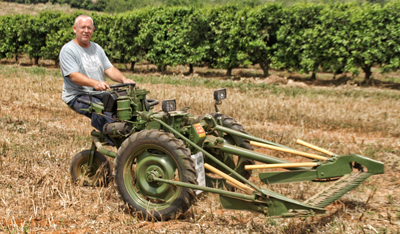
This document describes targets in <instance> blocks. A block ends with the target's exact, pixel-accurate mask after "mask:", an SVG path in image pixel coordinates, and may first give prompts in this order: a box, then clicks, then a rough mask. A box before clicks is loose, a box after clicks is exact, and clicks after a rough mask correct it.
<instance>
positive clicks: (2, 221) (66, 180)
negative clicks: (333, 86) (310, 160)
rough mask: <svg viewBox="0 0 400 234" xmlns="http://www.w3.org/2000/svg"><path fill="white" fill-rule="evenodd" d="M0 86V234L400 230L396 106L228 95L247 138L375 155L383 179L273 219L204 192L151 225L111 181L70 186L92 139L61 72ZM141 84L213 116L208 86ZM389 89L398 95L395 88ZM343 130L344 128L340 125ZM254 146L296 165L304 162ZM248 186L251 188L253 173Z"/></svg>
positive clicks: (20, 71) (293, 189)
mask: <svg viewBox="0 0 400 234" xmlns="http://www.w3.org/2000/svg"><path fill="white" fill-rule="evenodd" d="M129 76H130V77H131V78H133V79H135V76H132V75H129ZM197 79H200V78H197ZM0 83H1V84H2V89H1V92H2V95H1V97H0V104H1V105H0V120H1V121H0V134H1V137H0V171H1V175H0V232H4V233H23V232H29V233H43V232H52V233H86V232H91V233H95V232H96V233H126V232H134V233H153V232H156V233H164V232H165V233H166V232H169V233H199V232H204V233H214V232H221V233H248V232H255V233H311V232H312V233H376V232H379V233H385V232H388V233H398V232H400V228H399V225H400V195H399V194H400V183H399V181H398V178H400V165H399V158H400V157H399V153H400V132H399V131H400V130H399V121H400V114H399V109H398V106H400V105H399V104H400V103H399V102H400V101H399V100H396V99H387V100H385V99H382V100H378V99H374V98H358V99H352V98H347V97H343V96H323V95H321V96H317V97H315V96H313V97H308V96H304V95H303V96H302V95H300V96H296V97H288V96H285V95H283V94H282V95H269V94H268V92H263V91H257V92H256V91H252V90H249V91H247V92H238V91H237V90H234V89H228V99H227V100H225V101H224V102H223V104H222V106H220V110H221V112H223V113H224V114H227V115H230V116H232V117H234V118H236V119H237V120H238V121H239V122H241V123H242V124H243V125H244V126H245V128H246V130H247V131H249V132H251V133H252V134H254V135H256V136H260V137H263V138H265V139H267V140H271V141H276V142H278V143H283V144H288V145H290V146H293V147H296V148H299V149H303V150H306V151H307V149H304V148H302V147H298V146H294V143H293V142H294V139H298V138H300V139H303V140H305V141H308V142H311V143H314V144H316V145H318V146H321V147H324V148H327V149H329V150H331V151H333V152H335V153H337V154H347V153H359V154H362V155H365V156H368V157H373V158H375V159H377V160H379V161H383V162H385V170H386V173H385V174H384V175H376V176H372V177H371V178H370V179H368V180H367V181H365V182H364V183H363V184H362V185H361V186H360V187H358V188H356V189H354V190H353V191H350V192H349V193H347V194H346V195H345V196H343V197H342V198H341V199H340V200H338V201H337V202H335V203H334V204H332V205H330V206H329V207H328V213H327V215H324V216H319V217H312V218H294V219H271V218H268V217H264V216H263V215H261V214H254V213H250V212H245V211H228V210H223V209H221V207H220V205H219V202H218V196H217V195H214V194H207V195H204V196H203V197H201V198H200V199H199V200H198V201H197V202H196V204H195V205H194V206H193V207H192V208H191V209H190V210H189V211H188V213H187V214H185V215H183V216H182V217H181V218H180V219H178V220H172V221H168V222H159V223H152V222H143V221H141V220H140V219H139V218H137V217H136V216H135V214H131V213H130V211H129V209H127V207H126V206H125V205H124V204H123V203H122V202H121V201H120V200H119V199H118V197H117V195H116V190H115V189H114V187H113V186H112V185H109V186H107V187H100V188H91V187H79V186H75V185H73V184H72V183H71V180H70V176H69V166H70V159H71V158H72V157H73V156H74V155H75V154H76V153H78V152H79V151H81V150H83V149H87V148H89V147H90V141H89V137H88V135H89V132H90V131H91V130H92V127H91V126H90V122H89V120H88V119H87V118H86V117H84V116H80V115H78V114H75V113H74V112H72V111H71V110H70V109H69V108H68V107H67V106H66V105H65V104H64V103H63V102H62V100H61V89H62V78H61V76H60V75H59V71H58V70H50V69H48V70H46V69H44V68H37V67H32V68H21V67H18V66H9V67H4V66H2V67H0ZM139 86H140V87H141V88H146V89H148V90H150V91H151V94H150V98H156V99H159V100H163V99H170V98H176V99H177V104H178V107H179V108H181V107H184V106H191V110H190V112H191V113H192V114H194V115H201V114H204V113H211V112H213V111H214V109H213V100H212V93H213V90H212V89H209V88H204V87H190V86H175V85H167V84H149V83H142V84H140V85H139ZM282 88H285V87H282ZM309 88H310V89H316V88H315V87H314V88H313V87H309ZM347 88H348V89H350V91H352V89H356V88H352V87H347ZM369 91H370V92H375V91H376V90H375V89H370V90H369ZM390 92H394V93H395V94H398V95H400V93H399V92H398V91H390ZM341 125H342V126H343V128H339V127H337V126H341ZM257 150H258V151H260V152H265V153H268V154H270V155H273V156H277V157H282V158H285V159H290V160H293V161H302V160H304V159H302V158H299V157H294V156H290V155H287V154H282V153H277V152H271V151H267V150H261V149H257ZM253 175H254V176H256V174H255V173H254V174H253ZM252 180H253V181H254V182H255V183H257V178H256V177H252ZM264 186H266V185H264ZM321 186H324V185H323V184H314V183H296V184H284V185H273V186H270V188H271V189H273V190H275V191H277V192H280V193H282V194H284V195H287V196H289V197H293V198H295V199H299V200H304V199H307V198H308V197H309V196H311V195H312V194H314V193H315V192H316V191H317V190H319V189H320V187H321Z"/></svg>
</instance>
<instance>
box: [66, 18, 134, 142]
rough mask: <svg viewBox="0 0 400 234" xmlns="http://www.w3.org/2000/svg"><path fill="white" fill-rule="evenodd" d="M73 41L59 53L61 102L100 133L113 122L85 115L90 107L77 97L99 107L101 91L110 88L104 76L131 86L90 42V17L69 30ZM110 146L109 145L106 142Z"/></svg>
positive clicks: (92, 115) (91, 26) (130, 81)
mask: <svg viewBox="0 0 400 234" xmlns="http://www.w3.org/2000/svg"><path fill="white" fill-rule="evenodd" d="M72 28H73V30H74V33H75V38H74V39H73V40H72V41H70V42H68V43H67V44H65V45H64V46H63V47H62V49H61V51H60V67H61V73H62V75H63V77H64V85H63V92H62V99H63V101H64V102H65V103H67V104H68V106H69V107H71V108H72V109H73V110H75V111H76V112H78V113H79V114H83V115H85V116H87V117H89V118H91V119H92V126H93V127H95V128H96V129H98V130H99V131H100V132H103V126H104V125H105V124H106V123H108V122H113V120H112V118H111V116H107V115H97V114H96V113H88V112H87V111H82V109H88V108H89V106H88V105H86V104H84V103H79V102H77V99H78V97H81V98H83V99H85V100H89V95H91V96H92V101H94V102H98V103H101V98H102V96H103V93H104V90H106V89H109V88H110V86H109V85H108V84H107V83H106V82H105V75H107V76H108V77H110V78H111V79H112V80H113V81H116V82H119V83H123V84H126V83H134V81H133V80H130V79H127V78H126V77H125V76H124V75H123V74H122V73H121V72H120V71H119V70H118V69H117V68H115V67H114V66H113V65H112V64H111V63H110V61H109V60H108V58H107V56H106V54H105V52H104V50H103V49H102V48H101V47H100V46H99V45H98V44H96V43H94V42H91V41H90V39H91V38H92V34H93V32H94V23H93V20H92V18H91V17H90V16H87V15H79V16H78V17H76V19H75V24H74V25H73V26H72ZM107 140H108V142H109V143H110V144H113V143H112V141H110V140H109V139H107Z"/></svg>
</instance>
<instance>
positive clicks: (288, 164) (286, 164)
mask: <svg viewBox="0 0 400 234" xmlns="http://www.w3.org/2000/svg"><path fill="white" fill-rule="evenodd" d="M316 166H318V163H313V162H307V163H282V164H263V165H246V166H244V168H245V169H246V170H253V169H266V168H292V167H316Z"/></svg>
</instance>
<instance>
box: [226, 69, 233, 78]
mask: <svg viewBox="0 0 400 234" xmlns="http://www.w3.org/2000/svg"><path fill="white" fill-rule="evenodd" d="M232 70H233V68H231V67H230V68H228V70H227V71H226V76H232Z"/></svg>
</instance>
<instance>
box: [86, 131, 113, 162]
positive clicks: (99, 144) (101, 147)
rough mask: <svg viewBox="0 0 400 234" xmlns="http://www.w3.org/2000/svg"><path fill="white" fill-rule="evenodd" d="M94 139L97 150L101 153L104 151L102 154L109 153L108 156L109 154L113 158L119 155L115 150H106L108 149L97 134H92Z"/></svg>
mask: <svg viewBox="0 0 400 234" xmlns="http://www.w3.org/2000/svg"><path fill="white" fill-rule="evenodd" d="M92 139H93V142H94V144H95V145H96V148H97V150H98V151H99V152H100V153H102V154H104V155H107V156H109V157H112V158H116V157H117V154H116V153H115V152H112V151H109V150H106V149H105V148H104V147H103V145H102V144H101V142H100V140H99V138H97V137H95V136H93V135H92Z"/></svg>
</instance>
